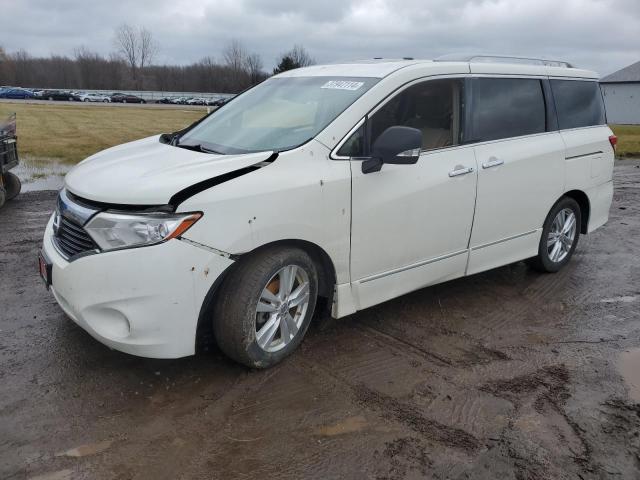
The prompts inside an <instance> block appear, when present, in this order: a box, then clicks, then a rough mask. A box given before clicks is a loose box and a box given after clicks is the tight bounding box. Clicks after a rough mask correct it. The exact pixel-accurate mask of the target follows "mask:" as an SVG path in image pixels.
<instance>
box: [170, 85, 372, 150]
mask: <svg viewBox="0 0 640 480" xmlns="http://www.w3.org/2000/svg"><path fill="white" fill-rule="evenodd" d="M376 82H378V79H377V78H352V77H284V78H271V79H269V80H266V81H265V82H263V83H261V84H260V85H258V86H256V87H254V88H252V89H251V90H248V91H247V92H245V93H243V94H242V95H240V96H238V97H237V98H235V99H234V100H233V101H232V102H230V103H229V104H228V105H225V106H224V107H223V108H222V109H220V111H216V112H215V113H213V114H212V115H211V116H210V117H209V118H207V119H206V120H204V121H203V122H202V123H200V124H199V125H197V126H196V127H194V128H193V129H192V130H190V131H189V132H187V133H185V134H184V135H183V136H182V137H181V138H180V142H179V145H182V146H184V147H200V148H201V149H202V150H203V151H211V152H215V153H223V154H237V153H249V152H260V151H276V152H278V151H282V150H289V149H291V148H294V147H297V146H299V145H302V144H303V143H305V142H307V141H309V140H310V139H312V138H313V137H315V136H316V135H317V134H318V133H319V132H320V131H321V130H322V129H324V127H326V126H327V125H328V124H329V123H330V122H331V121H333V119H335V118H336V117H337V116H338V115H339V114H340V113H342V112H343V111H344V110H345V109H346V108H347V107H348V106H349V105H351V104H352V103H353V102H354V101H355V100H356V99H357V98H359V97H360V96H361V95H362V94H363V93H364V92H366V91H367V90H368V89H369V88H371V86H373V85H374V84H375V83H376Z"/></svg>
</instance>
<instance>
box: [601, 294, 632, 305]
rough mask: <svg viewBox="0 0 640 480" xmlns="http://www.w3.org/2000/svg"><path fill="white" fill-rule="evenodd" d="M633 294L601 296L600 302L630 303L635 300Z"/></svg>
mask: <svg viewBox="0 0 640 480" xmlns="http://www.w3.org/2000/svg"><path fill="white" fill-rule="evenodd" d="M636 298H637V297H636V296H635V295H624V296H622V297H614V298H603V299H602V300H600V302H601V303H631V302H635V301H636Z"/></svg>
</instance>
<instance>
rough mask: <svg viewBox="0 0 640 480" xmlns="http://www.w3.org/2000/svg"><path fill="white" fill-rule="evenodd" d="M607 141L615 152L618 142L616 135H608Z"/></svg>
mask: <svg viewBox="0 0 640 480" xmlns="http://www.w3.org/2000/svg"><path fill="white" fill-rule="evenodd" d="M609 143H610V144H611V148H613V151H614V153H615V151H616V145H617V144H618V137H616V136H615V135H609Z"/></svg>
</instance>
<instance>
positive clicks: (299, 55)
mask: <svg viewBox="0 0 640 480" xmlns="http://www.w3.org/2000/svg"><path fill="white" fill-rule="evenodd" d="M314 63H316V61H315V60H314V59H313V58H312V57H311V56H310V55H309V54H308V53H307V51H306V50H305V49H304V47H303V46H302V45H294V46H293V48H292V49H291V50H289V51H288V52H286V53H283V54H282V56H281V57H280V59H279V60H278V65H277V66H276V68H274V69H273V74H274V75H275V74H277V73H280V72H284V71H286V70H292V69H294V68H300V67H308V66H309V65H313V64H314Z"/></svg>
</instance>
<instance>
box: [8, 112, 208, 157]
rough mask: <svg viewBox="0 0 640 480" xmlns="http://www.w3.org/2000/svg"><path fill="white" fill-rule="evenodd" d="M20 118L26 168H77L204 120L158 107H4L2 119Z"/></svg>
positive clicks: (19, 143)
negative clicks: (50, 163) (51, 164)
mask: <svg viewBox="0 0 640 480" xmlns="http://www.w3.org/2000/svg"><path fill="white" fill-rule="evenodd" d="M11 112H16V114H17V124H18V148H19V154H20V157H21V159H22V160H23V161H25V162H36V163H42V162H44V161H47V160H57V161H59V162H63V163H68V164H74V163H78V162H79V161H81V160H83V159H85V158H86V157H88V156H89V155H91V154H93V153H96V152H98V151H100V150H103V149H105V148H107V147H112V146H113V145H118V144H120V143H124V142H128V141H131V140H137V139H139V138H144V137H148V136H149V135H154V134H157V133H165V132H174V131H176V130H180V129H181V128H184V127H186V126H187V125H189V124H191V123H193V122H194V121H195V120H197V119H199V118H200V117H202V116H203V115H204V114H205V112H206V111H205V110H204V108H203V109H202V110H200V109H198V110H191V109H190V110H187V109H184V110H182V109H177V108H159V107H143V106H140V107H132V106H127V107H116V106H113V107H103V106H92V105H83V104H77V103H76V104H73V103H72V104H62V103H60V104H59V103H53V104H51V105H42V104H27V103H19V102H16V103H0V119H3V118H4V117H5V116H6V115H8V114H9V113H11Z"/></svg>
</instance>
